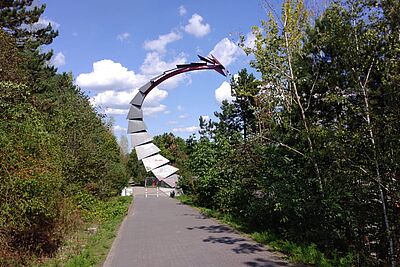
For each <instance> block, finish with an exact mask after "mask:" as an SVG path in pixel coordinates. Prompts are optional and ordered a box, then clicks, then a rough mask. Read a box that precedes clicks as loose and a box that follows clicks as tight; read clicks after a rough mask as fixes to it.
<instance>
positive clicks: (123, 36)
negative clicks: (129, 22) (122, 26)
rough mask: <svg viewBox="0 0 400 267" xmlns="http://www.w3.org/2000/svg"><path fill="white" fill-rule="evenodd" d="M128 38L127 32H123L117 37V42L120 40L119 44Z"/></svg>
mask: <svg viewBox="0 0 400 267" xmlns="http://www.w3.org/2000/svg"><path fill="white" fill-rule="evenodd" d="M129 36H131V35H130V34H129V32H123V33H120V34H118V35H117V40H120V41H121V42H123V41H125V40H126V39H128V38H129Z"/></svg>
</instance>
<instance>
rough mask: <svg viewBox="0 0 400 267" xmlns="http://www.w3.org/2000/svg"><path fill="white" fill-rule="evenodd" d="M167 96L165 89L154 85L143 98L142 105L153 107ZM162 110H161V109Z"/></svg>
mask: <svg viewBox="0 0 400 267" xmlns="http://www.w3.org/2000/svg"><path fill="white" fill-rule="evenodd" d="M167 96H168V92H167V91H165V90H161V89H159V88H158V87H155V88H154V89H153V90H151V92H150V93H149V94H148V95H147V97H146V99H145V100H144V104H143V106H144V107H155V106H159V103H160V102H161V101H162V100H164V99H165V98H166V97H167ZM161 111H163V110H161Z"/></svg>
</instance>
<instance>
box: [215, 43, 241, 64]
mask: <svg viewBox="0 0 400 267" xmlns="http://www.w3.org/2000/svg"><path fill="white" fill-rule="evenodd" d="M210 54H212V55H214V56H215V57H216V58H217V59H218V60H219V61H220V62H221V63H222V64H223V65H224V66H225V67H226V66H228V65H229V64H231V63H232V62H234V61H235V60H236V59H237V57H239V56H241V55H243V54H244V53H243V51H242V50H241V49H240V47H239V46H237V45H236V44H235V43H234V42H232V41H230V40H229V39H228V38H224V39H222V40H221V41H219V42H218V43H217V44H216V45H215V46H214V49H213V50H212V51H211V52H210Z"/></svg>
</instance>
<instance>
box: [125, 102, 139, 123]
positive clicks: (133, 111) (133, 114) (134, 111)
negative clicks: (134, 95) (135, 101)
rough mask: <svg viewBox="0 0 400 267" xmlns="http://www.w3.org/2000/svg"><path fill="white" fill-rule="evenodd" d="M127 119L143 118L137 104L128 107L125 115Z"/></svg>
mask: <svg viewBox="0 0 400 267" xmlns="http://www.w3.org/2000/svg"><path fill="white" fill-rule="evenodd" d="M126 118H127V119H128V120H133V119H143V111H142V110H141V109H140V108H138V107H137V106H133V105H132V106H131V108H130V109H129V113H128V116H126Z"/></svg>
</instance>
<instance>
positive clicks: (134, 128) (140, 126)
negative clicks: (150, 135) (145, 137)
mask: <svg viewBox="0 0 400 267" xmlns="http://www.w3.org/2000/svg"><path fill="white" fill-rule="evenodd" d="M146 129H147V127H146V124H144V122H143V121H142V120H130V121H128V133H137V132H142V131H144V130H146Z"/></svg>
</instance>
